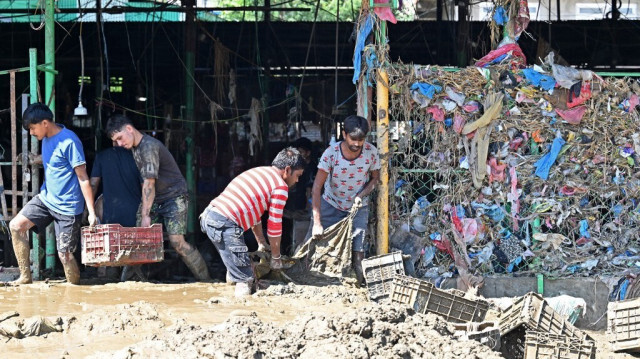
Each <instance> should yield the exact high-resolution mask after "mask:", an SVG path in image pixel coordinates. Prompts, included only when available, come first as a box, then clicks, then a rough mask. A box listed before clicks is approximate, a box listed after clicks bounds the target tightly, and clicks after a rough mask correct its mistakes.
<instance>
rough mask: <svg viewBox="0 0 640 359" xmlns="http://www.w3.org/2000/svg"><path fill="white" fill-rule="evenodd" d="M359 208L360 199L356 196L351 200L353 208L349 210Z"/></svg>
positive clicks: (360, 204)
mask: <svg viewBox="0 0 640 359" xmlns="http://www.w3.org/2000/svg"><path fill="white" fill-rule="evenodd" d="M360 207H362V198H360V197H359V196H356V198H354V199H353V207H351V208H354V209H360Z"/></svg>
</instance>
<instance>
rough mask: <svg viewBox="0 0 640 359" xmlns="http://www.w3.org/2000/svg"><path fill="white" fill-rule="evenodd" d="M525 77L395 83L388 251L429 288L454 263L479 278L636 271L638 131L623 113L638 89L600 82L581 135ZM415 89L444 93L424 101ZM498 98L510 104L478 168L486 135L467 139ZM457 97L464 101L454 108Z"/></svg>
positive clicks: (413, 75) (498, 70)
mask: <svg viewBox="0 0 640 359" xmlns="http://www.w3.org/2000/svg"><path fill="white" fill-rule="evenodd" d="M509 76H513V79H511V78H510V77H509ZM518 76H519V71H518V70H514V69H510V68H507V67H495V68H491V69H489V70H488V71H487V72H483V71H482V70H478V69H476V68H467V69H461V70H460V71H458V72H448V71H444V70H443V69H440V68H435V67H433V68H428V67H426V68H425V67H419V66H412V65H401V64H400V65H396V66H395V67H394V68H393V69H392V70H391V71H390V80H389V84H390V85H389V87H390V92H391V96H390V109H389V113H390V118H391V120H392V122H391V126H390V127H391V128H390V137H391V153H390V186H392V188H391V191H393V193H392V195H391V199H390V215H391V220H392V224H393V225H392V231H393V233H392V235H391V245H392V246H394V247H397V248H400V249H402V250H403V251H404V252H405V253H409V254H411V255H412V259H413V262H414V264H415V269H416V274H417V275H418V276H427V277H442V276H443V275H444V276H447V275H452V274H455V271H456V269H455V266H454V264H455V260H454V259H455V258H456V254H458V255H459V256H462V257H464V258H462V260H464V261H465V262H467V264H468V266H469V268H471V270H472V271H474V272H475V273H481V274H496V273H512V272H529V273H540V272H543V273H546V274H547V275H549V276H565V275H588V274H593V273H596V272H598V273H603V272H617V273H619V272H620V271H621V270H623V269H628V268H630V267H635V266H637V264H636V262H638V259H640V257H638V256H637V253H638V248H640V247H638V246H637V244H638V243H637V237H638V223H639V221H640V212H639V211H638V203H639V202H640V176H639V175H638V171H637V165H636V156H637V155H638V154H637V152H636V150H638V151H640V140H639V138H640V135H638V128H639V126H638V125H640V121H638V115H637V113H636V112H635V110H634V109H633V108H632V109H631V111H629V110H628V109H625V108H623V107H622V106H618V104H620V103H621V102H622V103H624V100H625V99H629V97H630V96H631V94H633V93H634V89H636V90H637V87H638V84H637V82H636V81H635V80H632V79H628V78H626V79H614V78H608V79H604V80H602V81H601V82H597V81H595V80H594V81H593V83H590V84H589V86H590V89H591V90H592V93H591V96H590V98H589V99H587V100H586V101H585V103H584V105H583V106H584V118H583V120H582V122H581V123H578V124H576V123H570V122H567V121H563V118H561V117H560V116H558V114H556V113H555V112H553V113H551V112H552V111H555V109H560V108H561V107H560V106H552V105H551V102H552V101H553V99H552V98H549V94H548V93H544V92H543V91H540V90H539V89H537V88H536V87H535V86H532V85H531V84H530V83H528V82H526V81H524V80H523V79H522V78H519V77H518ZM505 78H506V79H509V80H514V82H515V84H513V85H505V82H506V81H505V80H504V79H505ZM501 79H502V80H501ZM415 83H422V84H429V85H432V86H436V87H439V88H440V91H439V92H438V91H435V93H434V94H433V97H432V98H426V97H425V96H422V97H419V96H416V91H413V90H411V89H412V88H414V87H415V86H413V84H415ZM445 89H446V90H445ZM558 92H561V91H560V89H558V90H557V92H556V95H557V93H558ZM492 93H501V94H503V95H504V97H503V98H502V100H501V106H502V111H500V112H499V113H498V115H497V116H496V118H494V119H493V121H492V122H491V124H490V125H488V126H486V127H487V132H488V133H486V134H485V137H486V141H485V142H486V149H485V150H484V151H485V152H484V153H485V157H484V159H485V161H486V163H484V164H483V163H480V162H482V161H478V160H476V158H481V156H479V155H478V151H480V152H481V151H482V150H483V149H482V148H481V146H480V145H479V143H480V142H481V141H483V139H482V137H481V136H479V135H478V132H479V131H476V132H474V133H470V134H463V133H462V132H463V131H462V130H461V129H462V128H463V127H464V126H466V125H469V124H472V123H474V121H478V120H479V119H481V118H482V116H483V114H484V113H487V112H488V111H489V109H490V106H491V104H490V103H487V100H488V98H489V97H490V95H491V94H492ZM456 95H460V96H461V97H462V98H463V100H460V101H459V102H458V103H456V104H451V102H455V101H456V99H455V98H454V97H455V96H456ZM518 97H520V98H519V99H518V100H516V99H517V98H518ZM522 97H524V100H522ZM565 101H566V98H565ZM550 113H551V114H552V116H550ZM558 113H560V111H558ZM474 134H475V135H474ZM474 146H476V147H474ZM550 153H555V156H556V157H555V158H554V161H551V164H550V165H549V166H548V167H549V168H547V170H548V174H547V177H546V178H542V177H544V176H542V175H539V174H540V172H539V167H540V166H539V165H538V163H539V162H540V161H544V160H545V159H547V158H548V157H549V156H550ZM474 161H475V163H474ZM474 171H475V172H474ZM638 263H640V262H638ZM447 273H449V274H447Z"/></svg>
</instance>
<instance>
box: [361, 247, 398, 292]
mask: <svg viewBox="0 0 640 359" xmlns="http://www.w3.org/2000/svg"><path fill="white" fill-rule="evenodd" d="M362 271H363V273H364V278H365V280H366V282H367V289H368V290H369V298H371V300H376V301H378V300H381V299H384V298H387V297H388V296H389V294H390V293H391V283H392V282H393V277H394V276H395V275H396V274H404V264H403V263H402V252H401V251H395V252H392V253H389V254H382V255H379V256H373V257H370V258H367V259H363V260H362Z"/></svg>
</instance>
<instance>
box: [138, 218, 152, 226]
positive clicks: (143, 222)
mask: <svg viewBox="0 0 640 359" xmlns="http://www.w3.org/2000/svg"><path fill="white" fill-rule="evenodd" d="M140 227H151V217H149V215H146V216H142V218H141V220H140Z"/></svg>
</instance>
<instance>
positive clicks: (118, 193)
mask: <svg viewBox="0 0 640 359" xmlns="http://www.w3.org/2000/svg"><path fill="white" fill-rule="evenodd" d="M91 177H100V179H101V182H102V197H103V201H104V202H103V214H102V222H103V223H105V224H108V223H117V224H120V225H123V226H125V227H135V225H136V212H137V211H138V206H139V205H140V199H141V192H142V186H141V183H142V178H141V177H140V172H139V171H138V167H136V163H135V161H134V160H133V155H132V154H131V151H128V150H126V149H124V148H122V147H112V148H109V149H106V150H104V151H102V152H100V153H98V154H97V155H96V159H95V161H94V163H93V168H92V169H91Z"/></svg>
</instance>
